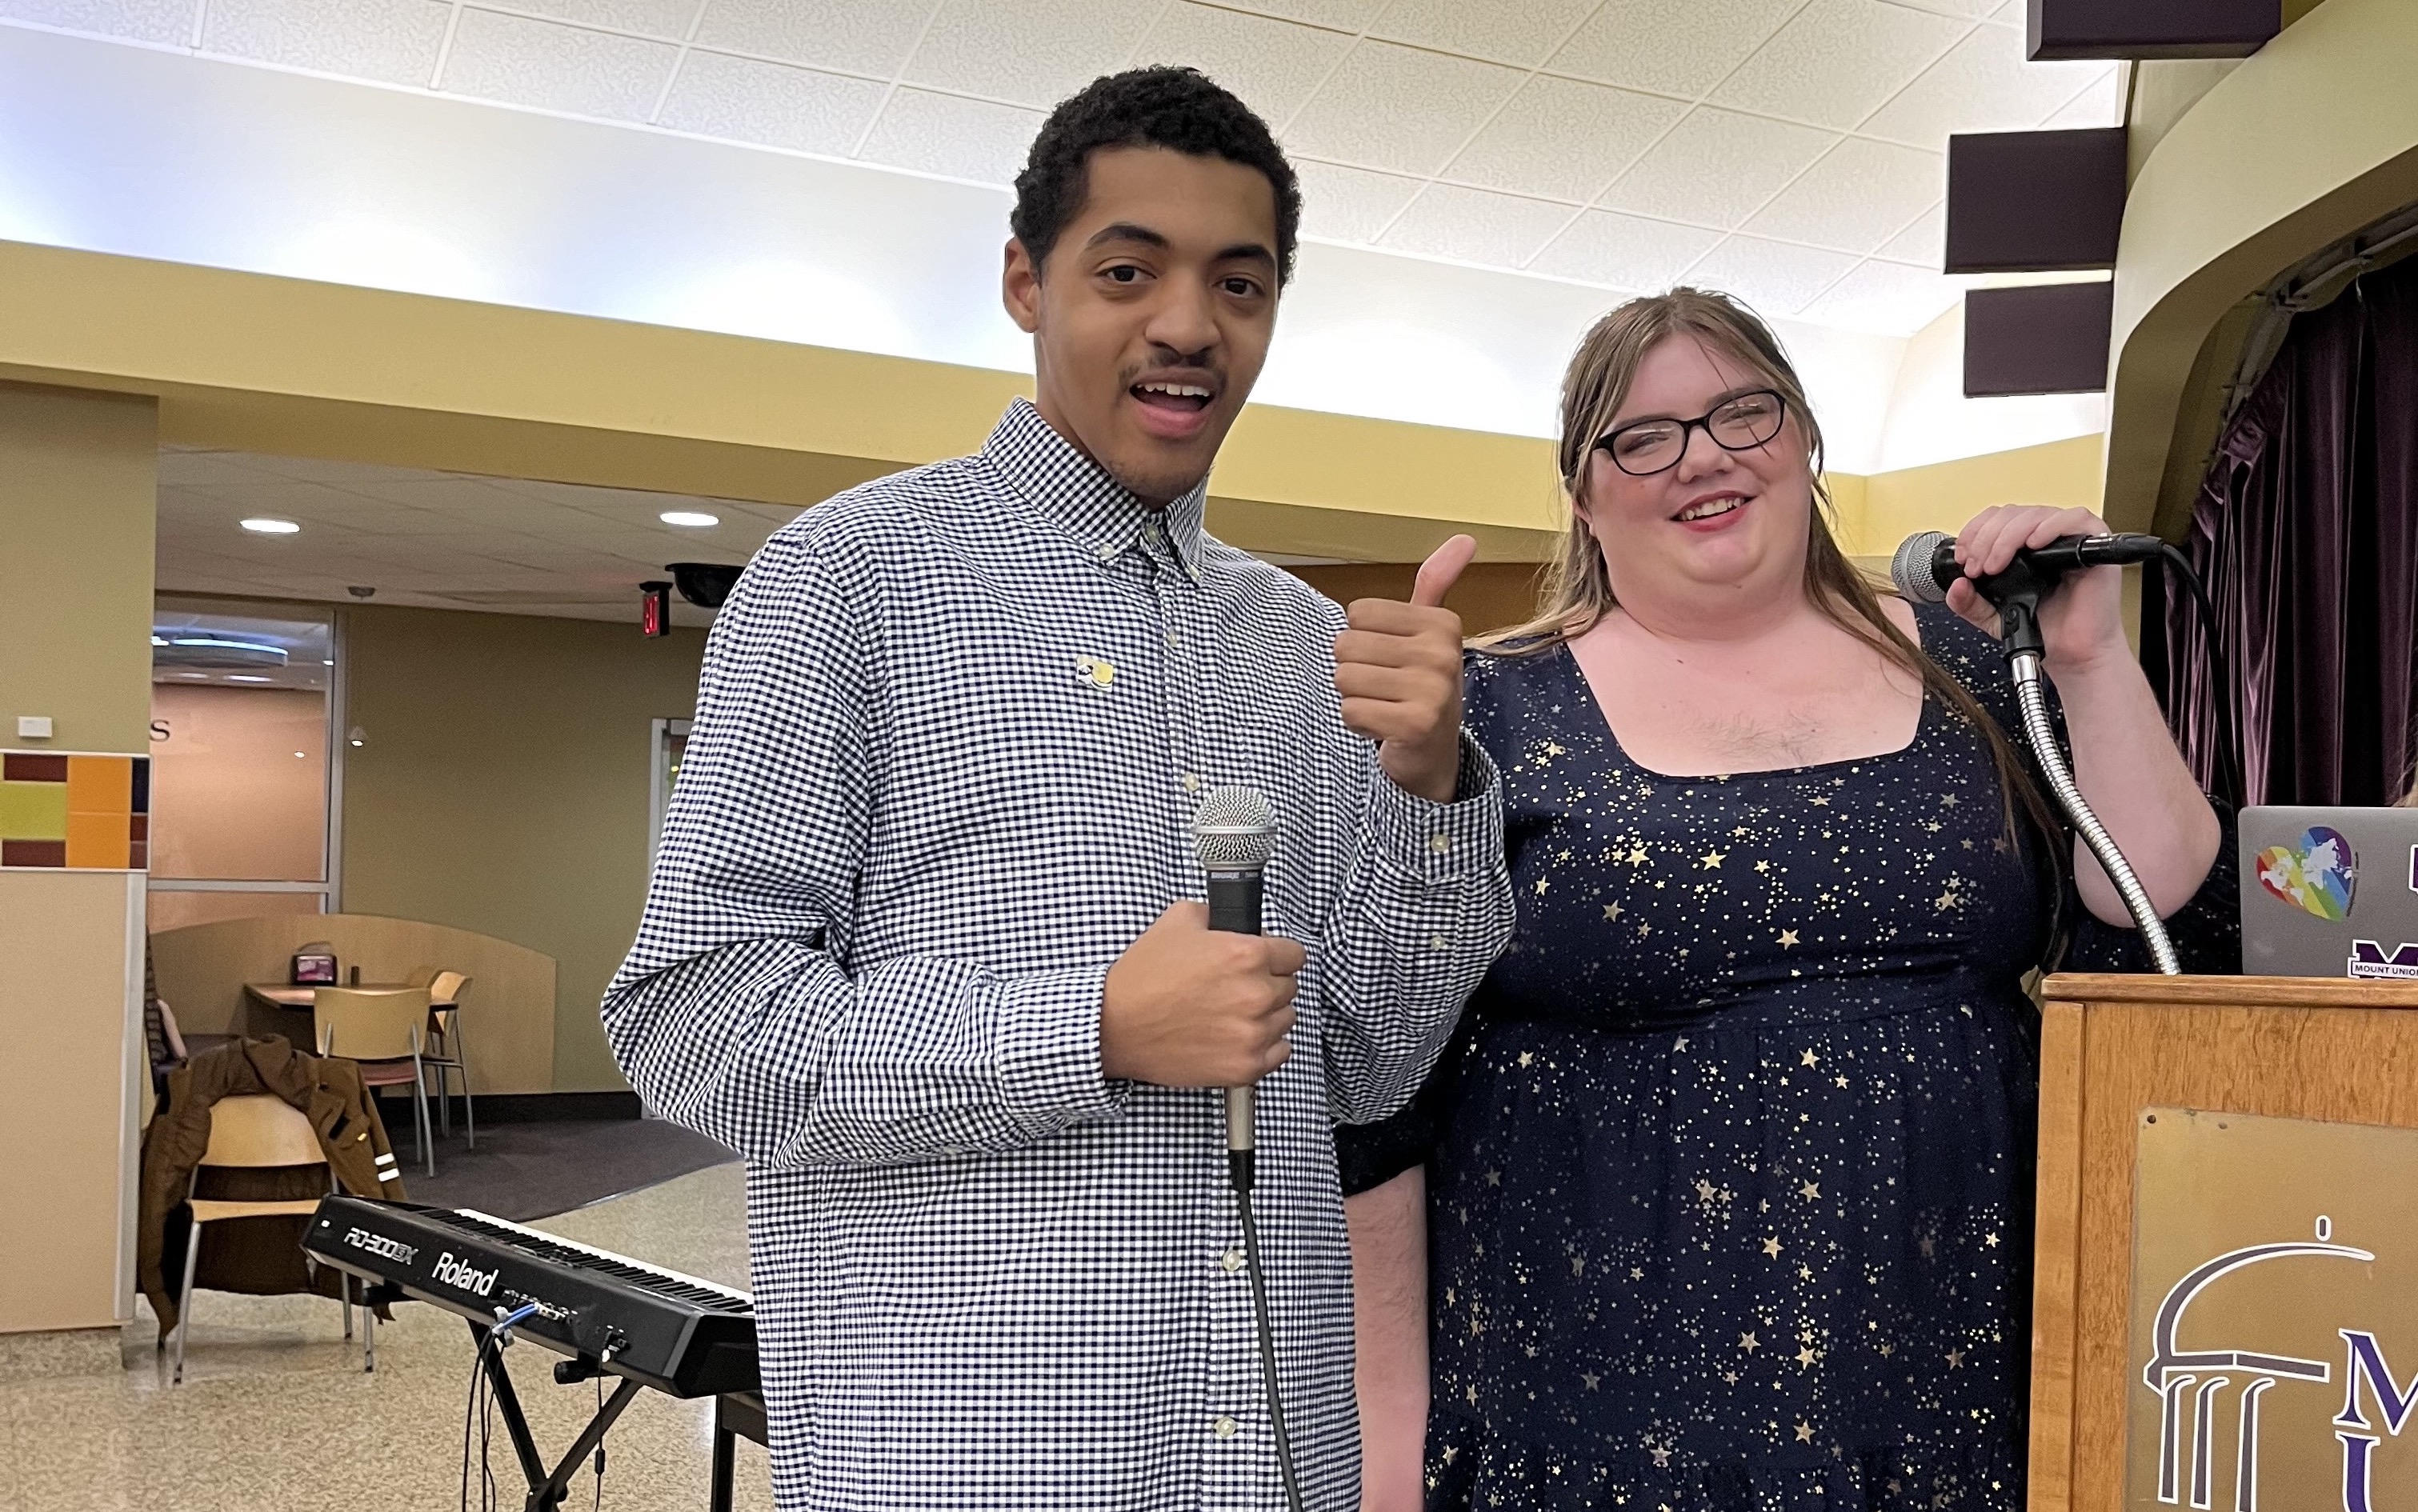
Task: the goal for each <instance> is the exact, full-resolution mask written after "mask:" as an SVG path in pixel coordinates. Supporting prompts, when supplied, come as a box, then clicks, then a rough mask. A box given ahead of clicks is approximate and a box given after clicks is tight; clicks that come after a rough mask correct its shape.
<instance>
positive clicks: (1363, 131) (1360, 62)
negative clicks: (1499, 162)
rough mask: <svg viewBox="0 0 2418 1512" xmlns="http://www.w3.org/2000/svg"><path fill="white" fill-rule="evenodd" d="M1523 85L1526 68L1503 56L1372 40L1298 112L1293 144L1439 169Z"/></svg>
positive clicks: (1417, 170) (1400, 167)
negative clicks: (1487, 59) (1505, 63)
mask: <svg viewBox="0 0 2418 1512" xmlns="http://www.w3.org/2000/svg"><path fill="white" fill-rule="evenodd" d="M1519 86H1520V74H1519V71H1518V70H1517V69H1507V68H1503V67H1502V66H1500V65H1498V64H1492V63H1480V62H1478V61H1477V60H1475V59H1473V58H1459V57H1447V56H1446V55H1445V54H1444V53H1423V52H1421V51H1419V50H1418V49H1416V48H1410V47H1400V46H1397V45H1396V44H1394V43H1392V42H1368V41H1364V42H1361V43H1359V44H1357V45H1356V46H1354V48H1353V49H1352V53H1351V55H1350V56H1349V57H1346V58H1345V59H1344V60H1343V65H1342V67H1340V68H1339V69H1336V71H1335V74H1334V76H1333V77H1332V78H1330V79H1328V80H1327V81H1326V83H1325V84H1324V86H1322V87H1321V88H1320V89H1319V91H1318V93H1317V94H1316V95H1315V96H1313V97H1311V99H1310V101H1309V103H1308V104H1307V105H1305V106H1303V107H1302V112H1301V114H1300V115H1297V116H1295V117H1294V118H1293V125H1292V126H1291V127H1290V128H1289V129H1288V130H1286V132H1285V136H1286V138H1287V145H1290V146H1294V147H1298V148H1299V149H1300V150H1301V151H1303V152H1306V153H1308V154H1310V155H1311V156H1313V157H1319V158H1334V159H1339V160H1343V161H1346V162H1355V163H1360V164H1363V165H1364V166H1367V167H1370V168H1391V169H1394V170H1397V171H1399V172H1402V173H1414V174H1431V173H1433V172H1435V171H1436V170H1437V169H1438V168H1441V167H1442V166H1444V163H1445V160H1446V159H1447V158H1449V157H1451V156H1452V154H1453V151H1454V149H1455V148H1457V147H1459V146H1460V145H1462V142H1463V141H1464V140H1466V139H1467V137H1468V136H1469V134H1470V133H1471V132H1472V131H1475V130H1477V128H1478V126H1479V125H1480V124H1481V123H1483V122H1484V121H1485V120H1486V118H1487V117H1488V116H1490V115H1492V114H1494V111H1495V108H1496V107H1497V106H1499V105H1501V104H1502V103H1503V102H1504V101H1505V100H1507V99H1510V98H1511V92H1512V91H1513V90H1515V89H1517V88H1518V87H1519Z"/></svg>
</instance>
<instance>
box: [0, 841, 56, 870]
mask: <svg viewBox="0 0 2418 1512" xmlns="http://www.w3.org/2000/svg"><path fill="white" fill-rule="evenodd" d="M67 863H68V843H67V842H66V841H64V840H0V866H64V865H66V864H67Z"/></svg>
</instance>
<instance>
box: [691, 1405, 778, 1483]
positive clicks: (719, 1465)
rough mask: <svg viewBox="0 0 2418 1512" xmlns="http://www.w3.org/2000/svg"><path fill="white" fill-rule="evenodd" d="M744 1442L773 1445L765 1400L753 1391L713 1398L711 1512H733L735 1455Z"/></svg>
mask: <svg viewBox="0 0 2418 1512" xmlns="http://www.w3.org/2000/svg"><path fill="white" fill-rule="evenodd" d="M742 1439H753V1440H755V1441H756V1442H757V1443H761V1444H767V1445H769V1444H770V1443H772V1442H773V1441H772V1437H771V1435H770V1434H768V1433H767V1432H766V1431H765V1427H764V1398H763V1397H760V1396H758V1395H757V1394H756V1393H754V1392H752V1391H732V1392H725V1393H724V1394H723V1395H721V1396H719V1397H715V1398H714V1399H713V1500H712V1501H711V1502H709V1503H708V1504H707V1506H708V1507H709V1509H710V1512H730V1495H731V1489H732V1487H731V1481H732V1480H733V1478H734V1467H733V1465H732V1464H731V1458H732V1452H733V1451H734V1450H736V1449H737V1448H738V1447H739V1441H740V1440H742Z"/></svg>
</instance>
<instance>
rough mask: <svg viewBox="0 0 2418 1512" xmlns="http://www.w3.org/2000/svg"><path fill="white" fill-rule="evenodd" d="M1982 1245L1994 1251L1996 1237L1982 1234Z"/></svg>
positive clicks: (1996, 1244)
mask: <svg viewBox="0 0 2418 1512" xmlns="http://www.w3.org/2000/svg"><path fill="white" fill-rule="evenodd" d="M1982 1245H1984V1246H1985V1247H1987V1248H1990V1249H1996V1248H1997V1247H1998V1236H1997V1234H1995V1233H1987V1234H1983V1235H1982Z"/></svg>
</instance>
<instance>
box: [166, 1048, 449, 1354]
mask: <svg viewBox="0 0 2418 1512" xmlns="http://www.w3.org/2000/svg"><path fill="white" fill-rule="evenodd" d="M260 1093H267V1094H268V1095H269V1096H272V1097H276V1098H280V1099H282V1100H283V1101H284V1102H286V1103H287V1104H289V1105H291V1106H293V1107H297V1108H299V1109H301V1111H302V1113H303V1115H304V1116H305V1117H307V1118H309V1119H310V1121H311V1127H312V1128H313V1129H314V1130H315V1131H316V1132H317V1134H318V1136H319V1148H320V1150H321V1152H323V1153H325V1154H326V1155H327V1157H328V1164H329V1167H330V1168H332V1169H333V1170H334V1171H335V1173H336V1182H337V1184H338V1185H340V1186H341V1187H343V1188H344V1190H345V1191H346V1192H349V1193H351V1194H353V1195H354V1196H356V1197H382V1198H398V1199H399V1198H401V1197H402V1196H403V1178H402V1176H401V1175H400V1174H399V1172H398V1171H397V1169H396V1166H395V1158H394V1151H393V1150H392V1148H391V1147H390V1146H389V1145H388V1144H387V1140H386V1125H385V1124H384V1123H380V1122H379V1120H378V1115H377V1108H376V1107H375V1105H374V1104H373V1103H372V1102H371V1100H370V1096H369V1093H368V1092H367V1091H366V1090H365V1089H363V1087H362V1086H361V1074H360V1067H359V1066H356V1065H355V1064H354V1063H353V1062H352V1061H344V1060H339V1059H335V1058H333V1057H329V1058H324V1059H323V1058H321V1057H319V1056H315V1055H306V1054H304V1053H303V1052H302V1051H299V1050H297V1049H295V1048H294V1047H293V1046H290V1045H288V1044H286V1043H285V1041H283V1040H282V1039H279V1038H276V1037H275V1036H271V1037H269V1038H268V1039H259V1040H239V1041H237V1042H236V1043H235V1044H233V1045H222V1046H219V1047H218V1048H216V1049H214V1050H209V1051H206V1052H204V1053H203V1054H201V1055H197V1056H195V1057H194V1058H193V1059H192V1060H191V1061H187V1062H186V1063H185V1064H184V1065H183V1066H181V1067H179V1068H177V1069H176V1071H175V1072H172V1073H171V1074H170V1075H169V1077H168V1100H167V1103H166V1104H165V1106H163V1107H161V1109H160V1111H159V1112H158V1114H156V1115H155V1116H154V1117H153V1118H152V1120H151V1127H150V1128H149V1130H148V1131H146V1132H145V1135H144V1138H143V1199H142V1207H141V1210H140V1212H139V1214H137V1217H138V1223H139V1227H138V1229H137V1230H136V1231H137V1235H138V1238H137V1244H136V1267H135V1275H136V1277H137V1280H138V1282H139V1284H140V1285H141V1286H142V1288H143V1294H144V1295H145V1296H146V1297H148V1298H150V1299H151V1310H152V1311H153V1312H154V1313H156V1314H157V1315H158V1316H159V1319H160V1333H161V1336H163V1337H164V1336H166V1335H167V1333H168V1331H169V1330H170V1329H172V1328H174V1327H176V1281H175V1280H174V1279H172V1278H173V1277H179V1276H181V1275H183V1274H184V1264H185V1243H186V1238H187V1235H188V1234H189V1233H190V1231H191V1227H192V1225H191V1217H190V1215H189V1214H188V1213H187V1212H186V1209H185V1199H186V1196H187V1193H188V1190H189V1187H190V1184H191V1182H192V1179H193V1169H194V1168H195V1167H197V1166H199V1165H200V1164H201V1160H202V1155H203V1153H204V1152H206V1151H207V1150H208V1149H209V1146H210V1108H211V1107H213V1106H214V1105H215V1104H216V1103H217V1102H218V1100H219V1099H220V1098H222V1097H244V1096H253V1095H257V1094H260ZM201 1188H202V1189H201V1191H200V1193H199V1195H200V1196H203V1197H217V1198H227V1199H253V1200H273V1199H291V1198H309V1197H319V1196H323V1195H325V1194H326V1192H327V1190H328V1186H327V1177H326V1175H325V1174H323V1173H322V1172H321V1171H320V1170H319V1168H317V1167H315V1166H314V1167H308V1168H300V1169H279V1168H268V1169H263V1170H244V1169H220V1168H212V1169H210V1170H208V1171H207V1172H205V1173H204V1174H203V1176H202V1179H201ZM309 1221H310V1220H308V1219H307V1218H299V1217H296V1218H245V1219H242V1220H240V1221H230V1222H227V1223H224V1224H220V1225H216V1226H214V1227H213V1229H212V1230H211V1233H210V1237H209V1240H208V1242H207V1244H206V1245H203V1247H202V1258H201V1262H200V1265H199V1268H198V1269H197V1270H196V1271H195V1273H194V1275H193V1284H194V1285H195V1286H197V1287H203V1288H207V1289H208V1290H210V1291H248V1292H252V1293H254V1294H260V1295H266V1294H270V1293H277V1292H286V1291H317V1292H322V1293H324V1294H326V1295H328V1296H331V1297H332V1296H336V1295H338V1294H339V1293H338V1290H337V1288H338V1278H337V1275H336V1273H335V1272H334V1271H332V1270H330V1269H328V1268H326V1267H321V1269H320V1271H319V1274H318V1275H317V1277H316V1278H315V1279H314V1277H313V1276H312V1275H311V1272H310V1269H309V1267H308V1266H306V1265H305V1264H304V1263H303V1260H302V1247H301V1246H302V1231H303V1226H304V1225H305V1224H306V1223H308V1222H309Z"/></svg>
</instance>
